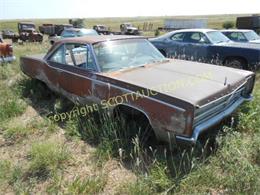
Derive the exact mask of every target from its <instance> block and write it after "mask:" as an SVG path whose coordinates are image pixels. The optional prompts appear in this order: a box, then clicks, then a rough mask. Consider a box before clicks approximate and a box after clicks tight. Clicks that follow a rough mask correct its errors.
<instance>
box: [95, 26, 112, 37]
mask: <svg viewBox="0 0 260 195" xmlns="http://www.w3.org/2000/svg"><path fill="white" fill-rule="evenodd" d="M93 29H94V30H95V31H97V33H98V34H100V35H109V34H110V30H109V28H108V27H107V26H106V25H103V24H97V25H94V26H93Z"/></svg>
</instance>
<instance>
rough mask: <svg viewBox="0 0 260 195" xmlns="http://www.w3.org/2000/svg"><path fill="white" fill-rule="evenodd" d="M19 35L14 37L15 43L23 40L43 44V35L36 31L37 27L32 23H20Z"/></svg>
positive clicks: (18, 25)
mask: <svg viewBox="0 0 260 195" xmlns="http://www.w3.org/2000/svg"><path fill="white" fill-rule="evenodd" d="M17 27H18V33H19V34H18V35H17V34H16V35H15V36H13V37H12V41H13V42H17V41H18V40H21V41H23V42H26V41H28V42H42V41H43V35H42V34H41V33H40V32H38V31H37V30H36V26H35V24H34V23H32V22H18V24H17Z"/></svg>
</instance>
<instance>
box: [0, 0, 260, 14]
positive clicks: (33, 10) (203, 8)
mask: <svg viewBox="0 0 260 195" xmlns="http://www.w3.org/2000/svg"><path fill="white" fill-rule="evenodd" d="M243 13H260V0H153V1H152V0H127V1H125V0H0V19H36V18H91V17H93V18H95V17H134V16H179V15H211V14H243Z"/></svg>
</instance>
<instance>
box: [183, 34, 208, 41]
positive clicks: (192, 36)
mask: <svg viewBox="0 0 260 195" xmlns="http://www.w3.org/2000/svg"><path fill="white" fill-rule="evenodd" d="M185 41H186V42H189V43H201V44H205V43H209V40H208V38H207V37H206V36H205V35H204V34H203V33H200V32H193V33H188V34H187V35H186V38H185Z"/></svg>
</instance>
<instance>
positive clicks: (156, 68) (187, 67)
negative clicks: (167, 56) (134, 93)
mask: <svg viewBox="0 0 260 195" xmlns="http://www.w3.org/2000/svg"><path fill="white" fill-rule="evenodd" d="M253 74H254V73H252V72H249V71H244V70H240V69H233V68H229V67H220V66H216V65H209V64H203V63H196V62H187V61H183V60H168V62H164V63H158V64H153V65H147V66H144V67H139V68H133V69H129V70H127V71H121V72H113V73H106V74H105V76H108V77H111V78H114V79H117V80H120V81H124V82H127V83H130V84H133V85H136V86H139V87H143V88H148V89H152V90H154V91H157V92H159V93H162V94H165V95H168V96H172V97H175V98H178V99H182V100H184V101H187V102H189V103H191V104H193V105H195V106H197V107H200V106H203V105H204V104H207V103H209V102H210V101H214V100H216V99H218V98H220V97H222V96H224V95H226V94H229V93H231V92H232V91H234V90H235V89H237V88H238V87H239V86H241V85H242V84H243V83H244V82H245V81H246V80H247V77H249V76H250V75H253Z"/></svg>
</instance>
